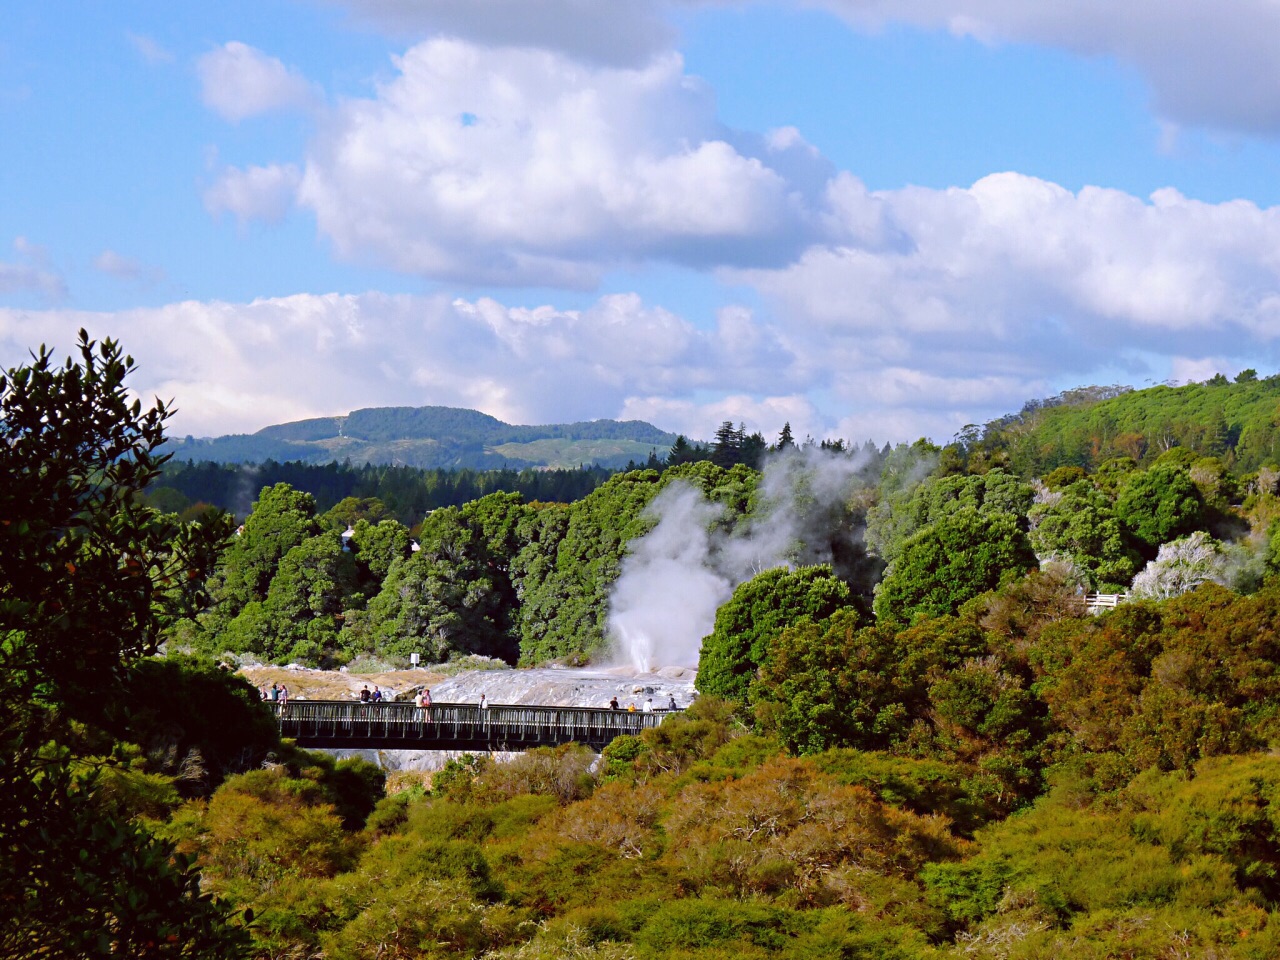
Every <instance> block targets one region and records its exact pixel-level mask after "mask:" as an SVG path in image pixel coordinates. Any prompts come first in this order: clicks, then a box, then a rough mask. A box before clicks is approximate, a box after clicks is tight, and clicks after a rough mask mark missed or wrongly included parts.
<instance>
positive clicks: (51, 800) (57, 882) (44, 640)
mask: <svg viewBox="0 0 1280 960" xmlns="http://www.w3.org/2000/svg"><path fill="white" fill-rule="evenodd" d="M78 353H79V359H78V360H74V359H68V360H67V361H66V363H65V364H64V365H62V366H61V367H58V366H57V365H55V363H54V362H53V357H52V354H51V353H50V352H49V351H48V350H47V349H46V348H45V347H41V348H40V350H39V351H38V352H37V353H35V354H34V355H33V360H32V362H31V363H29V364H27V365H25V366H21V367H16V368H13V369H10V370H9V371H7V373H6V374H5V375H4V376H0V414H2V417H0V517H3V518H4V519H3V521H0V545H2V547H3V549H0V954H2V955H4V956H14V957H16V956H38V955H44V956H49V957H94V956H102V957H106V956H143V955H146V956H156V957H163V956H174V957H178V956H181V957H232V956H239V955H241V953H242V947H243V944H244V942H245V939H244V937H243V935H242V932H241V931H239V930H237V929H234V928H232V927H230V926H228V925H227V921H228V919H229V916H230V913H229V910H228V908H227V907H225V906H224V905H222V904H220V903H216V902H214V901H212V900H210V899H209V898H207V897H205V896H203V895H202V894H201V892H200V886H199V874H198V873H196V872H195V870H194V869H193V867H192V864H191V861H190V860H188V859H186V858H183V857H180V856H176V855H175V854H174V852H173V849H172V847H171V846H170V845H169V844H167V843H164V842H162V841H159V840H157V839H156V838H155V837H153V836H152V835H151V834H150V833H148V831H147V830H146V829H145V828H144V827H142V826H140V825H137V824H133V823H129V822H125V821H124V820H122V819H120V818H119V817H117V816H115V815H113V814H110V813H108V812H106V811H105V810H104V808H103V806H102V805H101V804H100V803H99V801H98V798H97V795H96V792H95V780H94V778H92V777H90V778H89V779H87V780H85V779H79V778H77V777H76V776H74V775H73V773H72V768H71V760H72V756H71V751H70V748H69V744H71V743H72V742H73V739H72V738H71V737H70V735H69V726H68V719H69V718H71V717H74V718H77V719H79V720H82V721H86V722H89V723H98V722H100V721H102V720H103V719H104V717H105V714H106V712H107V709H108V707H109V706H110V705H111V704H113V703H114V702H115V701H116V700H118V699H120V698H121V696H122V691H123V690H124V689H125V684H126V682H127V677H128V673H129V670H130V668H131V666H132V665H133V664H134V663H136V662H137V661H138V659H139V658H141V657H143V656H146V655H148V654H151V653H154V652H155V649H156V645H157V643H158V640H159V637H160V636H161V633H162V631H163V629H164V628H165V626H166V625H167V624H168V623H170V622H172V620H173V619H175V618H176V617H177V616H178V615H180V614H184V613H185V614H190V613H192V612H194V609H195V607H196V605H197V604H198V602H199V599H200V589H199V585H200V584H201V582H202V581H203V579H204V574H205V572H206V571H207V570H208V568H209V567H210V566H212V563H213V560H214V558H215V557H216V552H217V550H218V548H220V546H221V543H222V541H223V539H224V538H225V536H226V532H227V531H226V529H225V527H219V526H217V525H216V524H215V525H214V526H211V527H203V526H198V525H191V526H183V525H180V524H178V523H177V522H176V521H175V520H173V519H167V518H165V517H163V516H161V515H160V514H159V513H158V512H156V511H155V510H153V509H151V508H149V507H147V506H145V505H144V504H143V503H142V498H141V496H140V495H141V493H142V491H143V490H145V488H146V487H147V485H148V484H149V483H151V482H152V481H153V480H154V479H155V477H156V476H157V474H158V471H159V467H160V465H161V463H162V462H163V458H160V457H158V456H157V455H156V452H155V451H156V448H157V447H159V446H160V444H161V443H162V442H163V440H164V429H163V428H164V422H165V420H166V419H168V417H169V415H170V414H169V410H168V409H167V408H166V407H165V405H164V404H163V403H160V402H157V403H156V405H155V406H154V407H152V408H150V409H148V410H146V411H143V409H142V405H141V403H140V402H139V401H136V400H130V398H129V396H128V393H127V390H126V388H125V384H124V381H125V378H126V377H127V375H128V374H129V373H130V372H131V371H132V369H133V361H132V359H131V358H129V357H127V356H125V355H123V353H122V351H121V350H120V348H119V346H118V345H117V344H116V343H115V342H114V341H112V340H104V341H103V342H102V343H101V344H97V343H95V342H94V341H91V340H90V339H89V338H88V335H87V334H86V333H85V332H84V331H83V330H82V331H81V332H80V340H79V344H78Z"/></svg>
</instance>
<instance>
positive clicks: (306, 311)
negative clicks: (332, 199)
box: [0, 294, 796, 435]
mask: <svg viewBox="0 0 1280 960" xmlns="http://www.w3.org/2000/svg"><path fill="white" fill-rule="evenodd" d="M740 322H741V321H740ZM81 326H83V327H86V328H87V329H88V330H89V331H90V333H91V334H92V335H94V336H108V335H109V336H113V337H117V338H119V339H120V340H121V342H122V343H123V344H124V346H125V348H126V350H128V351H129V352H130V353H132V354H133V355H134V357H135V358H136V359H137V361H138V365H139V369H138V373H137V375H136V377H135V378H134V380H133V386H134V388H135V389H136V390H137V391H138V392H139V393H140V394H141V395H143V396H145V397H150V396H152V395H159V396H161V397H164V398H169V397H173V398H175V399H176V401H177V405H178V407H179V409H180V413H179V415H178V418H177V421H176V424H175V430H176V431H177V432H180V433H194V434H197V435H205V434H214V433H225V432H230V431H235V430H240V431H244V430H254V429H257V428H259V427H262V426H265V425H266V424H268V423H273V422H281V421H284V420H290V419H297V418H302V417H308V416H321V415H332V414H335V413H343V412H346V411H347V410H351V409H356V408H358V407H366V406H377V405H405V404H409V405H418V404H445V405H452V406H464V407H474V408H477V409H481V410H484V411H486V412H488V413H490V414H493V415H495V416H498V417H501V418H503V419H505V420H508V421H510V422H517V423H546V422H557V421H571V420H583V419H595V418H598V417H607V416H616V415H620V414H623V413H627V412H628V411H629V410H630V409H631V405H632V404H636V403H642V402H644V399H645V398H650V399H656V398H659V397H663V398H679V397H681V396H693V395H695V394H696V393H697V392H699V391H708V390H709V391H719V392H725V391H727V390H728V389H729V387H728V385H729V384H731V383H734V382H738V381H744V380H745V381H750V380H751V378H752V377H753V376H754V374H753V373H752V372H751V367H752V366H753V365H757V366H758V365H759V364H758V363H756V362H755V361H753V359H752V358H751V357H748V356H744V354H743V353H742V351H741V350H740V351H739V352H738V353H737V354H729V353H727V352H726V351H725V349H724V345H723V342H722V340H721V337H720V332H719V331H711V332H706V331H700V330H698V329H697V328H695V327H694V326H693V325H691V324H690V323H688V322H687V321H685V320H683V319H681V318H679V317H677V316H675V315H674V314H671V313H670V312H668V311H666V310H662V309H659V308H654V307H649V306H646V305H645V304H644V303H642V302H641V300H640V298H638V297H636V296H634V295H619V296H611V297H605V298H602V299H601V300H600V301H599V302H598V303H597V304H596V305H594V306H593V307H591V308H590V309H588V310H584V311H561V310H555V309H553V308H551V307H540V308H536V309H523V308H513V307H507V306H504V305H502V304H499V303H497V302H495V301H493V300H488V299H481V300H476V301H464V300H456V301H452V302H451V301H450V300H448V299H447V298H444V297H413V296H386V295H381V294H364V295H360V296H339V295H337V294H328V295H323V296H316V295H307V294H304V295H298V296H293V297H283V298H275V299H269V300H257V301H254V302H252V303H247V304H232V303H218V302H214V303H196V302H187V303H176V304H171V305H169V306H165V307H159V308H153V309H138V310H127V311H120V312H117V313H88V312H84V311H71V310H40V311H33V310H4V309H0V359H2V360H3V362H4V363H6V364H9V363H18V362H21V361H22V359H23V358H24V357H25V355H26V350H27V349H28V348H29V347H30V346H31V344H33V343H39V342H42V341H43V342H48V343H50V344H61V345H63V347H64V349H65V347H66V346H67V345H70V344H72V343H73V342H74V338H75V331H76V330H77V329H78V328H79V327H81ZM755 342H756V343H757V344H759V345H760V355H761V356H766V357H770V358H771V359H770V363H777V362H778V356H777V347H776V344H774V343H773V341H772V340H771V339H770V337H769V336H768V333H767V331H762V332H761V333H760V335H759V336H757V337H756V339H755ZM735 356H736V357H737V359H736V360H735V359H733V358H734V357H735ZM795 379H796V378H795V377H794V376H793V375H790V374H789V372H788V370H787V368H786V364H785V363H783V364H782V365H781V368H780V369H778V370H777V371H776V374H775V380H776V381H777V382H779V383H781V384H783V385H784V387H783V388H784V389H787V388H790V389H794V388H795ZM788 384H789V385H790V387H787V385H788ZM725 409H728V408H727V407H726V408H725ZM734 410H735V412H744V408H742V407H741V406H735V407H734ZM718 413H719V411H718V410H717V415H718ZM726 415H727V414H726ZM707 422H708V423H710V424H711V426H712V427H714V424H715V421H714V420H709V421H707ZM696 433H697V434H701V433H702V431H701V430H699V431H696Z"/></svg>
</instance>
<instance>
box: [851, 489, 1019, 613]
mask: <svg viewBox="0 0 1280 960" xmlns="http://www.w3.org/2000/svg"><path fill="white" fill-rule="evenodd" d="M1035 564H1036V558H1035V553H1034V552H1033V551H1032V549H1031V543H1030V541H1029V540H1028V539H1027V535H1026V534H1025V533H1023V531H1022V529H1021V527H1020V526H1019V525H1018V521H1017V520H1016V519H1015V518H1014V517H1013V516H1012V515H1011V514H1008V513H995V514H990V515H984V514H983V513H981V512H980V511H979V510H978V509H977V508H976V507H973V506H964V507H962V508H960V509H959V510H957V511H956V512H955V513H952V514H950V515H948V516H945V517H943V518H942V519H941V520H939V521H938V522H937V523H935V524H933V525H932V526H929V527H926V528H925V529H923V530H921V531H920V532H919V533H917V534H915V536H913V537H911V538H909V539H908V540H907V541H906V543H905V544H903V547H902V552H901V554H900V556H899V557H898V558H897V559H896V560H894V561H893V562H892V563H891V564H890V565H889V568H888V570H886V572H885V577H884V579H883V580H882V581H881V582H880V585H879V587H878V588H877V589H876V599H875V610H876V616H878V617H881V618H884V619H889V620H894V621H897V622H900V623H910V622H911V621H912V620H914V619H915V618H917V617H920V616H929V617H936V616H945V615H947V614H952V613H955V612H956V611H957V610H958V609H959V608H960V605H961V604H963V603H964V602H965V601H967V600H970V599H972V598H973V597H976V596H978V594H980V593H984V592H986V591H987V590H993V589H995V588H996V587H998V586H999V585H1000V584H1001V583H1002V582H1005V581H1007V580H1011V579H1014V578H1016V577H1019V576H1021V575H1022V574H1024V573H1026V572H1027V571H1028V570H1030V569H1031V568H1032V567H1034V566H1035Z"/></svg>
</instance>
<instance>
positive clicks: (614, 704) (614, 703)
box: [609, 697, 618, 710]
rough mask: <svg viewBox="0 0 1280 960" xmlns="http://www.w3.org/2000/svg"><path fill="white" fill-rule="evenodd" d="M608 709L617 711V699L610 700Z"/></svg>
mask: <svg viewBox="0 0 1280 960" xmlns="http://www.w3.org/2000/svg"><path fill="white" fill-rule="evenodd" d="M609 709H610V710H617V709H618V698H617V697H614V698H613V699H612V700H610V701H609Z"/></svg>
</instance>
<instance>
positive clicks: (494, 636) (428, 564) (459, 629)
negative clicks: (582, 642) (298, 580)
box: [369, 507, 516, 661]
mask: <svg viewBox="0 0 1280 960" xmlns="http://www.w3.org/2000/svg"><path fill="white" fill-rule="evenodd" d="M502 580H503V574H502V572H501V571H500V570H498V569H497V564H496V562H495V561H494V558H493V555H492V554H491V553H490V551H489V548H488V544H487V542H486V541H485V539H484V536H483V534H482V533H481V532H480V531H478V530H476V529H474V528H473V527H472V526H471V525H470V524H468V523H467V521H466V517H465V515H464V513H463V512H462V511H460V510H458V509H456V508H453V507H446V508H443V509H440V510H436V511H433V512H432V514H431V516H430V517H428V518H427V520H426V521H425V522H424V524H423V528H422V547H421V549H420V550H419V551H418V552H417V553H414V554H413V555H412V556H411V557H409V558H408V559H397V560H396V561H394V562H393V563H392V564H391V568H390V570H389V571H388V573H387V578H386V580H385V582H384V583H383V586H382V590H381V592H379V594H378V595H377V596H376V597H374V598H373V600H371V601H370V602H369V617H370V622H371V625H372V627H373V630H374V632H375V636H376V637H377V642H378V649H379V650H380V652H383V653H386V654H390V655H393V656H400V657H407V656H408V655H409V654H412V653H421V654H423V655H424V656H426V657H427V658H428V659H433V660H446V659H448V658H449V656H450V655H451V654H455V653H479V654H484V655H486V656H496V657H502V658H504V659H507V660H509V661H514V660H515V659H516V646H515V639H514V637H513V636H512V634H511V618H512V612H513V611H512V600H511V598H510V596H509V595H508V591H507V590H504V588H503V582H502Z"/></svg>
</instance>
